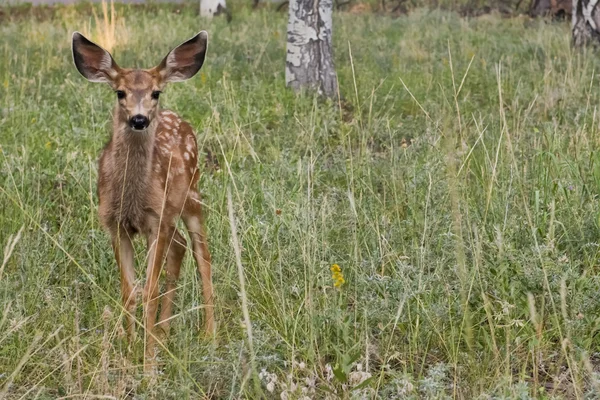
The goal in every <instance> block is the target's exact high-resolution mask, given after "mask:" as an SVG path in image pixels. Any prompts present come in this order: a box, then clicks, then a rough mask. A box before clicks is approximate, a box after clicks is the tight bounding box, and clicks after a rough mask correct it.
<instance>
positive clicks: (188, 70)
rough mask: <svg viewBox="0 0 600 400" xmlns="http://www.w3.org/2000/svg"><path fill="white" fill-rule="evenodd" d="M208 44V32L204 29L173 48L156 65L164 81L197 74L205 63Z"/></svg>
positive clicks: (178, 79) (188, 77) (173, 80)
mask: <svg viewBox="0 0 600 400" xmlns="http://www.w3.org/2000/svg"><path fill="white" fill-rule="evenodd" d="M207 44H208V33H206V31H202V32H200V33H198V34H197V35H196V36H194V37H193V38H191V39H189V40H188V41H186V42H184V43H182V44H180V45H179V46H177V47H175V48H174V49H173V50H171V51H170V52H169V54H167V56H166V57H165V58H164V59H163V60H162V62H161V63H160V64H159V65H158V67H156V70H157V71H158V73H159V74H160V76H161V77H162V79H163V82H165V83H167V82H181V81H185V80H186V79H190V78H191V77H192V76H194V75H196V73H197V72H198V71H199V70H200V68H201V67H202V64H204V56H205V54H206V46H207Z"/></svg>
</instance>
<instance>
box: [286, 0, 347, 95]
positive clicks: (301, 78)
mask: <svg viewBox="0 0 600 400" xmlns="http://www.w3.org/2000/svg"><path fill="white" fill-rule="evenodd" d="M289 12H290V14H289V20H288V32H287V56H286V66H285V82H286V84H287V85H288V86H290V87H291V88H293V89H295V90H300V89H301V88H310V89H317V90H318V92H319V94H322V95H325V96H327V97H334V96H335V95H336V94H337V77H336V74H335V68H334V65H333V54H332V53H333V51H332V50H333V49H332V45H331V26H332V14H333V0H290V4H289Z"/></svg>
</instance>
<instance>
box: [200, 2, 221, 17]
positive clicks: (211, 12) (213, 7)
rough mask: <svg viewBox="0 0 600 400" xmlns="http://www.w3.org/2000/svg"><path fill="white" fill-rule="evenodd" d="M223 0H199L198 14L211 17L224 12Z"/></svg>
mask: <svg viewBox="0 0 600 400" xmlns="http://www.w3.org/2000/svg"><path fill="white" fill-rule="evenodd" d="M225 9H226V8H225V0H200V16H201V17H208V18H212V17H214V16H215V15H218V14H220V13H221V12H225Z"/></svg>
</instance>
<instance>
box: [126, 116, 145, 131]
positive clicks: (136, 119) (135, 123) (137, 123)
mask: <svg viewBox="0 0 600 400" xmlns="http://www.w3.org/2000/svg"><path fill="white" fill-rule="evenodd" d="M149 123H150V122H149V121H148V118H146V117H144V116H143V115H141V114H137V115H134V116H133V117H131V119H130V120H129V125H131V127H132V128H133V129H135V130H138V131H141V130H142V129H146V128H147V127H148V124H149Z"/></svg>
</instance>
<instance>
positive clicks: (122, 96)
mask: <svg viewBox="0 0 600 400" xmlns="http://www.w3.org/2000/svg"><path fill="white" fill-rule="evenodd" d="M115 93H116V94H117V98H118V99H119V100H122V99H124V98H125V92H124V91H123V90H117V91H116V92H115Z"/></svg>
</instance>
